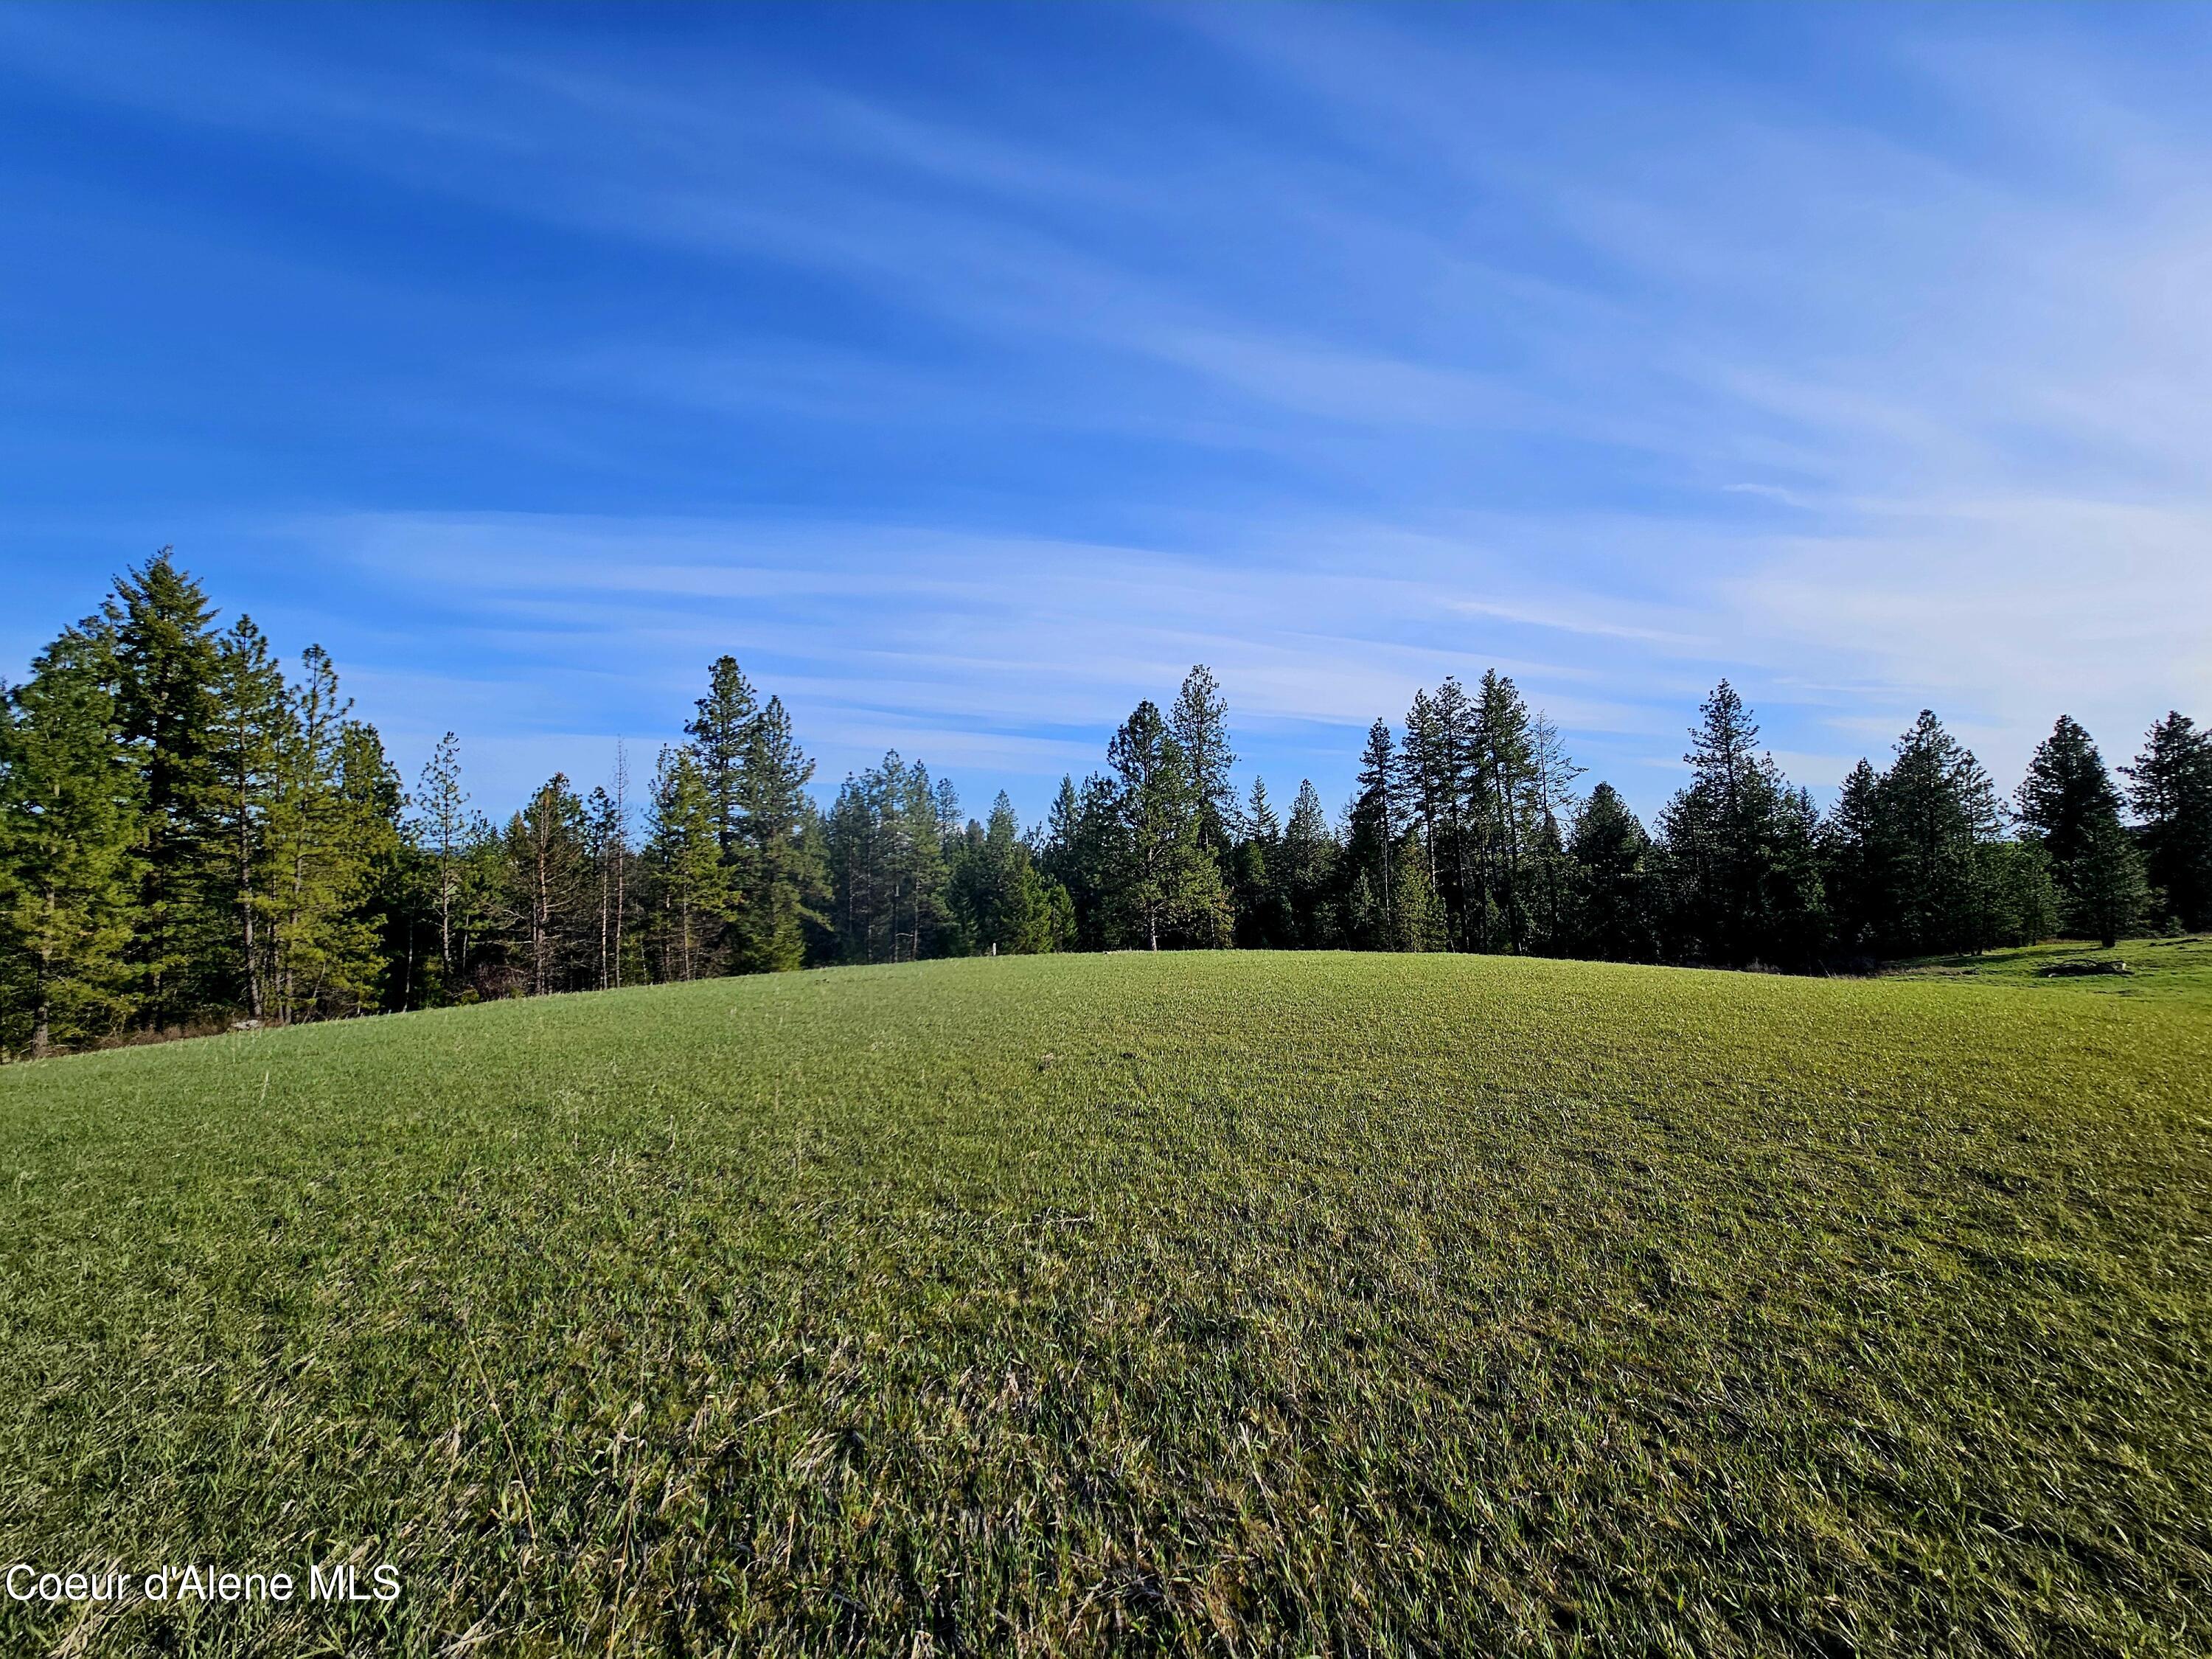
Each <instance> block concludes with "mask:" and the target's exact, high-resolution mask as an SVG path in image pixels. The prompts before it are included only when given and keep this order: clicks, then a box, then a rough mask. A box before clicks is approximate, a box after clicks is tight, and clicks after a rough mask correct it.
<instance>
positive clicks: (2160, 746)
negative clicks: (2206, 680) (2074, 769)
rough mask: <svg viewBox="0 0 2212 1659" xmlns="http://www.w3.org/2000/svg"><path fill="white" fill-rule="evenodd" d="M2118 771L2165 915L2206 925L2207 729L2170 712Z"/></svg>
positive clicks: (2211, 901)
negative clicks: (2129, 763)
mask: <svg viewBox="0 0 2212 1659" xmlns="http://www.w3.org/2000/svg"><path fill="white" fill-rule="evenodd" d="M2120 771H2121V773H2122V774H2123V775H2124V776H2125V777H2126V778H2127V780H2128V785H2129V787H2128V796H2129V802H2130V805H2132V806H2133V807H2134V808H2135V814H2136V818H2137V819H2139V820H2140V821H2141V823H2142V850H2143V854H2144V861H2145V864H2146V866H2147V869H2146V873H2147V874H2148V877H2149V879H2150V883H2151V885H2152V886H2153V887H2154V889H2155V890H2157V892H2158V894H2159V896H2160V902H2161V904H2162V906H2163V908H2164V909H2165V911H2166V915H2170V916H2171V917H2172V919H2173V920H2174V921H2177V922H2179V924H2180V925H2181V926H2182V927H2185V928H2189V929H2191V930H2192V931H2193V930H2197V929H2200V928H2212V731H2201V730H2199V729H2198V728H2197V725H2196V723H2195V722H2194V721H2192V720H2190V718H2189V717H2188V716H2187V715H2185V714H2181V713H2180V712H2179V711H2178V710H2177V711H2172V712H2170V713H2168V714H2167V715H2166V718H2165V719H2164V720H2160V721H2159V722H2158V723H2157V724H2156V725H2154V726H2152V727H2151V728H2150V730H2149V732H2148V733H2146V734H2145V736H2144V738H2143V747H2142V753H2141V754H2139V755H2137V756H2136V759H2135V763H2134V764H2133V765H2132V766H2124V767H2122V768H2121V769H2120Z"/></svg>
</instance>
